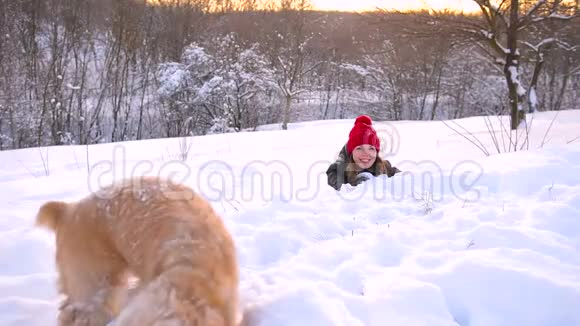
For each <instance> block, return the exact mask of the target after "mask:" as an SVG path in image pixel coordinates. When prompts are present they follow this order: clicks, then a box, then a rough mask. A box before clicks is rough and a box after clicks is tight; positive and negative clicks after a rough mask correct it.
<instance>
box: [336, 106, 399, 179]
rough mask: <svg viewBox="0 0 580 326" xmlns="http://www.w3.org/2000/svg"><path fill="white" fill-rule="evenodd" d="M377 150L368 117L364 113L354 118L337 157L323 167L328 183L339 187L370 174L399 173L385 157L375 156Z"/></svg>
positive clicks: (370, 121)
mask: <svg viewBox="0 0 580 326" xmlns="http://www.w3.org/2000/svg"><path fill="white" fill-rule="evenodd" d="M380 149H381V142H380V140H379V138H378V137H377V132H376V131H375V129H374V128H373V127H372V120H371V118H370V117H369V116H366V115H361V116H359V117H358V118H356V120H355V122H354V127H353V128H352V129H351V131H350V133H349V137H348V142H347V143H346V145H345V146H344V147H343V148H342V149H341V151H340V154H339V157H338V159H337V160H336V161H335V162H334V163H332V164H331V165H330V166H329V167H328V169H327V170H326V176H327V178H328V185H329V186H331V187H333V188H334V189H336V190H340V188H341V187H342V185H343V184H346V183H348V184H350V185H352V186H356V185H358V184H359V183H361V182H363V181H365V180H368V179H369V178H370V177H376V176H379V175H381V174H386V175H387V176H388V177H389V178H390V177H392V176H394V175H395V174H396V173H398V172H401V171H400V170H399V169H397V168H396V167H393V166H391V163H390V162H389V161H388V160H383V159H381V158H380V157H379V156H378V153H379V151H380Z"/></svg>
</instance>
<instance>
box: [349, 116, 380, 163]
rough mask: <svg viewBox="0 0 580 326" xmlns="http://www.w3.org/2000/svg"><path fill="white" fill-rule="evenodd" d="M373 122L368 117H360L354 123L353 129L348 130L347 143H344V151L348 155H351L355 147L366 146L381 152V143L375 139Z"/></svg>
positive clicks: (375, 133)
mask: <svg viewBox="0 0 580 326" xmlns="http://www.w3.org/2000/svg"><path fill="white" fill-rule="evenodd" d="M372 124H373V121H372V120H371V118H370V117H369V116H368V115H361V116H359V117H358V118H356V120H355V121H354V127H352V129H351V130H350V133H349V135H348V142H347V143H346V151H347V152H348V154H350V153H352V151H353V150H354V148H355V147H357V146H360V145H363V144H368V145H372V146H374V147H375V148H376V149H377V152H378V151H380V150H381V141H380V140H379V137H377V132H376V131H375V129H374V128H373V127H372Z"/></svg>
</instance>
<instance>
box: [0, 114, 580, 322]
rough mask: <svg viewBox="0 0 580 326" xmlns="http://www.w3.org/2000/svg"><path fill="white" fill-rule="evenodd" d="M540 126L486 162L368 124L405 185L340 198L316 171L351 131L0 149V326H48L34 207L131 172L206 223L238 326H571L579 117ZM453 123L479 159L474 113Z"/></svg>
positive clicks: (442, 140)
mask: <svg viewBox="0 0 580 326" xmlns="http://www.w3.org/2000/svg"><path fill="white" fill-rule="evenodd" d="M554 115H555V113H554V112H547V113H539V114H536V115H535V116H534V119H533V123H532V124H531V134H530V137H529V140H530V146H529V150H527V151H519V152H517V153H508V154H501V155H491V156H489V157H487V156H485V155H483V153H482V151H480V150H479V149H478V148H477V147H475V146H474V145H472V144H471V143H470V142H468V141H467V140H466V139H464V138H462V137H461V136H459V135H457V134H456V133H455V132H453V131H452V130H451V129H450V128H448V127H447V126H446V125H445V124H444V123H442V122H410V121H401V122H396V123H381V122H376V128H377V129H378V130H379V131H380V133H381V135H382V138H383V140H384V147H385V148H386V151H387V152H388V153H386V154H385V155H386V156H387V158H388V159H389V160H391V162H392V163H393V164H394V165H395V166H397V167H399V168H400V169H401V170H403V171H405V173H403V174H399V175H397V176H396V177H393V178H384V177H380V178H376V179H374V180H370V181H367V182H366V183H365V184H362V185H360V186H359V187H356V188H352V187H348V186H345V187H344V188H343V189H342V190H341V191H340V192H336V191H334V190H333V189H332V188H330V187H328V186H327V185H326V176H325V174H324V171H325V170H326V167H327V166H328V164H330V163H331V162H332V161H333V160H334V159H335V157H336V155H337V153H338V151H339V150H340V147H341V146H342V145H343V144H344V142H345V141H346V139H347V135H348V132H349V130H350V128H351V126H352V123H353V121H354V119H349V120H340V121H315V122H308V123H298V124H291V125H290V126H289V130H287V131H282V130H275V129H279V126H264V127H263V128H261V131H258V132H245V133H239V134H220V135H212V136H206V137H195V138H192V139H187V140H180V139H160V140H148V141H139V142H125V143H116V144H101V145H93V146H89V147H87V146H64V147H50V148H40V149H39V148H35V149H26V150H18V151H6V152H0V196H1V198H2V201H0V209H1V211H2V215H0V325H3V326H9V325H10V326H12V325H14V326H16V325H17V326H33V325H38V326H51V325H56V323H55V316H56V306H57V302H58V297H57V293H56V289H55V283H54V282H55V277H56V274H55V268H54V242H53V241H54V239H53V236H52V235H51V234H49V233H48V232H46V231H44V230H42V229H35V228H33V227H32V222H33V218H34V215H35V213H36V211H37V209H38V207H39V206H40V205H41V204H42V203H43V202H44V201H47V200H52V199H59V200H73V199H78V198H80V197H83V196H85V195H86V194H87V193H88V192H90V191H93V190H95V189H97V188H98V186H99V185H104V184H107V183H109V182H110V181H111V180H113V179H119V178H122V177H128V176H131V175H138V174H148V175H164V176H172V177H173V178H174V179H175V180H182V181H183V182H185V183H187V184H189V185H190V186H192V187H194V188H195V189H197V190H199V191H200V192H202V193H203V194H204V195H205V196H206V197H207V198H208V199H210V200H211V201H212V202H213V204H214V207H215V208H216V209H217V210H218V211H219V212H220V213H221V214H222V216H223V217H224V219H225V220H226V222H227V225H228V226H229V227H230V229H231V231H232V233H233V235H234V237H235V240H236V242H237V245H238V249H239V258H240V264H241V272H242V283H241V288H240V291H241V296H242V299H243V304H244V307H245V309H246V318H247V320H248V321H249V324H250V325H256V326H257V325H259V326H290V325H292V326H294V325H312V326H327V325H328V326H329V325H344V326H358V325H369V326H384V325H391V326H394V325H405V326H407V325H425V326H438V325H462V326H467V325H469V326H500V325H501V326H503V325H505V326H508V325H509V326H512V325H526V326H532V325H550V326H557V325H562V326H563V325H566V326H568V325H580V251H579V250H580V139H578V138H577V137H579V136H580V111H563V112H560V113H559V114H558V116H557V118H556V120H555V122H554V124H553V126H552V127H551V130H550V131H549V132H548V133H547V136H545V135H546V131H547V129H548V127H549V126H550V123H551V121H552V118H553V117H554ZM491 121H492V122H497V119H496V118H492V119H491ZM456 122H457V123H458V124H459V125H461V126H463V127H465V128H466V129H467V130H469V131H470V132H472V133H473V134H474V135H475V136H476V137H478V139H479V140H480V141H481V143H482V145H483V146H485V147H486V148H487V149H488V150H489V151H490V152H491V153H492V154H493V153H494V151H495V147H494V146H493V141H492V140H491V139H490V137H489V132H488V129H487V127H486V124H485V120H484V119H483V118H481V117H480V118H469V119H462V120H458V121H456ZM504 123H506V124H507V120H504ZM452 126H454V128H457V125H452ZM494 130H495V131H496V132H497V133H498V138H497V139H498V142H499V144H500V148H501V149H502V151H503V147H504V146H503V144H504V143H506V147H507V142H508V140H507V139H506V138H505V137H504V138H503V140H502V138H501V136H500V130H501V127H500V125H498V124H497V123H496V124H495V125H494ZM504 136H505V134H504ZM522 141H523V138H522V137H520V139H519V140H518V142H519V143H520V144H521V142H522ZM543 141H544V143H545V144H544V146H543V147H542V148H540V145H541V144H542V142H543ZM184 148H185V149H186V148H189V153H188V155H187V159H186V160H181V159H182V158H183V157H184V155H183V152H184V150H183V149H184ZM495 153H497V151H495Z"/></svg>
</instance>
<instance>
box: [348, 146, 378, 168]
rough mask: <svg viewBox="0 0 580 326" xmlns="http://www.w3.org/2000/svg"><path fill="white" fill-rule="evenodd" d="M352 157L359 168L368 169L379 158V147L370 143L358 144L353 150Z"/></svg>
mask: <svg viewBox="0 0 580 326" xmlns="http://www.w3.org/2000/svg"><path fill="white" fill-rule="evenodd" d="M352 159H353V160H354V162H355V163H356V165H358V167H359V168H361V169H363V170H364V169H368V168H370V167H371V166H372V165H373V164H374V163H375V160H376V159H377V149H376V148H375V147H374V146H372V145H368V144H364V145H360V146H357V147H355V148H354V150H353V151H352Z"/></svg>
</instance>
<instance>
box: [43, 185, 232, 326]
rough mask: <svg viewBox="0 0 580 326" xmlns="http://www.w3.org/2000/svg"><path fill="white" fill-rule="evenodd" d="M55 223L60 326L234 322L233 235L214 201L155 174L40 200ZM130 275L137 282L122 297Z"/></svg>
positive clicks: (225, 325) (50, 224)
mask: <svg viewBox="0 0 580 326" xmlns="http://www.w3.org/2000/svg"><path fill="white" fill-rule="evenodd" d="M36 224H37V225H41V226H45V227H47V228H49V229H51V230H53V231H54V232H55V238H56V266H57V269H58V276H59V292H60V293H62V294H63V295H65V296H66V298H65V300H64V301H63V303H62V304H61V306H60V308H59V316H58V321H59V325H61V326H69V325H71V326H72V325H75V326H76V325H84V326H105V325H106V324H107V323H109V322H110V321H112V320H114V323H115V325H117V326H153V325H176V326H177V325H179V326H232V325H235V324H236V323H237V322H236V320H237V319H238V292H237V291H238V282H239V270H238V266H237V260H236V249H235V245H234V241H233V239H232V237H231V235H230V234H229V232H228V231H227V229H226V227H225V225H224V224H223V221H222V220H221V219H220V218H219V216H218V215H217V214H216V213H215V211H214V210H213V208H212V207H211V206H210V204H209V203H208V202H207V201H206V200H205V199H203V198H202V197H201V196H200V195H198V194H196V193H194V192H193V191H192V190H191V189H190V188H188V187H186V186H184V185H180V184H175V183H172V182H170V181H169V180H165V179H161V178H156V177H140V178H132V179H127V180H124V181H123V182H121V183H119V184H114V185H111V186H108V187H105V188H103V189H101V190H100V191H97V192H95V193H92V194H91V195H89V196H88V197H86V198H84V199H82V200H79V201H77V202H70V203H65V202H60V201H50V202H47V203H45V204H43V205H42V206H41V208H40V210H39V212H38V215H37V217H36ZM130 274H132V275H135V276H136V277H137V278H138V279H139V286H138V287H137V289H136V291H135V293H134V294H132V295H131V296H130V297H129V298H128V299H127V300H128V301H127V302H125V299H124V298H126V297H127V291H128V290H127V289H128V286H127V284H128V283H127V280H128V276H129V275H130Z"/></svg>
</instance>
